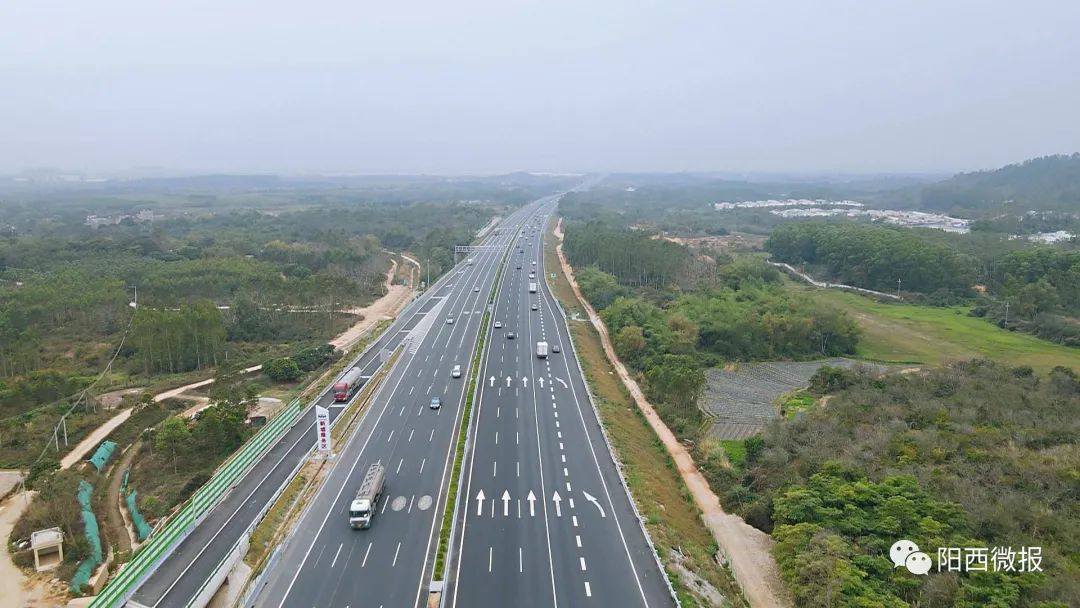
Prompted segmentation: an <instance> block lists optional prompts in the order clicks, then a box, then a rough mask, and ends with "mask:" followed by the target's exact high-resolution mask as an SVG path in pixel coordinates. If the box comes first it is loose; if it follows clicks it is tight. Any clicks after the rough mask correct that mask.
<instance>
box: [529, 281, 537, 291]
mask: <svg viewBox="0 0 1080 608" xmlns="http://www.w3.org/2000/svg"><path fill="white" fill-rule="evenodd" d="M529 293H536V283H535V282H530V283H529Z"/></svg>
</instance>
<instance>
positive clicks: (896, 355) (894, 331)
mask: <svg viewBox="0 0 1080 608" xmlns="http://www.w3.org/2000/svg"><path fill="white" fill-rule="evenodd" d="M793 288H794V289H802V290H806V291H809V293H810V294H811V295H812V297H814V298H816V299H817V300H818V301H820V302H823V303H825V304H827V305H828V306H830V307H832V308H835V309H839V310H843V311H845V312H847V313H848V314H850V315H851V316H852V317H853V318H855V319H856V320H857V321H858V323H859V326H860V327H861V328H862V331H863V334H862V336H861V338H860V340H859V346H858V348H857V350H856V355H857V356H858V357H860V358H863V359H869V360H873V361H883V362H895V363H915V364H924V365H940V364H942V363H946V362H949V361H959V360H965V359H972V358H989V359H995V360H998V361H1002V362H1004V363H1007V364H1010V365H1029V366H1031V367H1033V368H1035V369H1036V370H1037V371H1040V372H1046V371H1049V370H1050V369H1052V368H1054V367H1055V366H1057V365H1063V366H1065V367H1068V368H1071V369H1080V349H1076V348H1069V347H1067V346H1062V345H1060V344H1054V343H1053V342H1047V341H1046V340H1041V339H1039V338H1036V337H1034V336H1031V335H1028V334H1023V333H1019V332H1013V331H1007V330H1004V329H1001V328H999V327H997V326H996V325H993V324H991V323H989V322H987V321H986V320H984V319H979V318H976V317H970V316H968V314H967V313H968V310H969V309H968V308H967V307H962V306H954V307H947V308H937V307H931V306H919V305H915V304H883V303H878V302H875V301H873V300H871V299H869V298H866V297H863V296H859V295H856V294H852V293H844V292H840V291H836V290H832V289H810V288H808V287H805V286H795V287H793Z"/></svg>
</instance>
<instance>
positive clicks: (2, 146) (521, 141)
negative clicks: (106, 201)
mask: <svg viewBox="0 0 1080 608" xmlns="http://www.w3.org/2000/svg"><path fill="white" fill-rule="evenodd" d="M1078 150H1080V1H1077V0H1058V1H1050V0H1025V1H1024V2H1020V1H1017V0H981V1H979V0H970V1H968V0H963V1H961V0H934V1H922V0H871V1H868V0H853V1H850V2H848V1H843V2H841V1H831V0H814V1H811V2H807V1H805V0H801V1H786V0H783V1H781V0H770V1H768V2H758V1H751V0H745V1H743V0H706V1H700V2H698V1H680V0H664V1H657V2H653V1H636V0H629V1H627V0H580V1H575V2H567V1H564V0H543V1H532V0H499V1H490V2H486V1H485V2H481V1H474V0H454V1H446V0H441V1H431V2H427V1H425V2H418V1H409V0H399V1H396V2H386V1H382V2H370V1H369V2H364V1H362V0H243V1H239V0H184V1H183V2H164V1H160V0H94V1H80V0H65V1H57V0H7V1H5V2H2V3H0V172H13V171H19V170H22V169H24V168H28V167H40V166H49V167H58V168H63V169H68V170H79V171H88V172H95V171H113V170H122V169H127V168H131V167H137V166H163V167H169V168H173V169H182V170H192V171H275V172H287V173H300V172H355V173H380V172H395V173H398V172H432V173H457V172H472V173H475V172H503V171H512V170H532V171H620V170H627V171H638V170H656V171H683V170H735V171H842V172H879V171H952V170H966V169H976V168H989V167H995V166H998V165H1001V164H1006V163H1009V162H1014V161H1019V160H1023V159H1025V158H1029V157H1032V156H1039V155H1044V154H1051V153H1065V152H1075V151H1078Z"/></svg>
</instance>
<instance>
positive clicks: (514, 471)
mask: <svg viewBox="0 0 1080 608" xmlns="http://www.w3.org/2000/svg"><path fill="white" fill-rule="evenodd" d="M552 207H553V205H545V206H543V207H542V208H541V209H540V210H539V211H538V213H537V214H536V216H535V217H534V219H533V220H530V222H529V223H528V224H527V227H526V229H525V233H524V235H521V236H519V239H518V241H517V242H516V243H515V245H514V247H513V249H512V251H511V256H510V260H509V263H508V269H507V278H506V279H505V280H504V281H503V282H502V285H501V287H500V291H499V293H498V295H497V299H496V303H495V307H494V311H493V312H494V316H493V319H495V320H496V321H497V322H498V324H499V325H501V326H502V327H501V328H496V329H494V330H493V334H492V337H491V343H490V347H489V348H488V349H487V352H486V354H485V357H484V360H483V365H482V370H481V378H482V379H483V380H484V382H483V384H482V386H481V388H480V394H479V399H478V409H477V412H476V415H475V417H474V423H473V427H472V429H471V441H470V444H471V446H472V447H471V450H470V453H469V454H468V458H467V461H466V467H465V478H464V481H463V488H464V493H463V495H462V497H461V499H462V501H463V504H461V505H460V507H459V512H460V519H459V525H458V533H457V534H456V535H455V536H456V538H455V539H454V542H455V543H456V547H455V549H456V551H455V554H454V557H453V558H452V562H451V563H452V567H453V572H454V575H453V576H451V577H450V581H451V582H450V588H449V596H448V597H449V602H448V603H447V604H446V605H448V606H452V607H461V608H465V607H470V608H471V607H474V606H484V607H496V606H518V607H531V606H536V607H540V606H567V607H569V606H620V607H623V606H626V607H629V606H670V605H672V604H673V602H672V600H671V597H670V595H669V590H668V587H667V583H666V581H665V580H664V575H663V573H662V572H661V570H660V568H659V566H658V564H657V562H656V559H655V554H654V553H653V550H652V548H651V547H650V545H649V544H648V542H647V540H646V538H645V536H644V534H643V532H642V530H641V528H640V527H639V523H638V520H637V517H636V514H635V513H634V510H633V507H632V505H631V504H630V499H629V497H628V496H627V494H626V492H625V490H624V489H623V487H622V485H621V482H620V480H619V478H618V473H617V471H616V469H615V465H614V462H613V461H612V457H611V455H610V453H609V451H608V449H607V446H606V444H605V442H604V439H603V436H602V433H601V431H600V425H599V421H598V420H597V418H596V414H595V411H594V410H593V408H592V406H591V403H590V401H589V396H588V393H587V390H586V387H585V384H584V381H583V378H582V374H581V370H580V368H579V367H578V364H577V361H576V359H575V353H574V351H573V348H572V343H571V341H570V338H569V336H568V331H567V327H566V324H565V320H564V319H563V317H562V314H561V311H560V309H559V308H558V307H557V305H556V303H555V299H554V296H553V295H552V294H551V293H550V292H549V291H548V289H547V286H546V283H545V273H546V272H549V270H548V269H546V268H545V266H544V256H543V238H544V230H543V228H544V226H545V225H546V222H547V219H548V216H549V214H550V213H551V211H552V210H553V209H552ZM552 270H554V269H552ZM533 284H534V285H533ZM533 286H535V289H536V293H531V289H532V287H533ZM510 332H514V334H515V336H514V338H513V339H509V333H510ZM538 342H546V343H547V344H548V355H547V356H546V357H544V358H540V357H539V356H538V355H537V343H538ZM556 351H558V352H556ZM464 503H467V504H464Z"/></svg>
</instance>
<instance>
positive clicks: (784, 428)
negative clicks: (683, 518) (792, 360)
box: [710, 360, 1080, 608]
mask: <svg viewBox="0 0 1080 608" xmlns="http://www.w3.org/2000/svg"><path fill="white" fill-rule="evenodd" d="M811 391H812V394H814V395H815V396H819V397H820V396H821V395H824V394H829V395H830V397H829V399H828V400H827V404H825V403H824V402H821V405H820V406H819V407H812V408H810V409H808V410H806V411H804V412H803V413H801V414H800V415H799V416H797V417H796V419H795V420H794V421H785V422H777V423H774V424H773V425H771V426H770V427H769V428H768V429H767V431H766V432H765V434H764V436H763V437H761V438H755V439H753V440H750V441H748V442H747V448H748V449H747V455H746V460H745V463H743V464H741V465H738V466H733V467H731V468H728V469H726V470H725V469H720V470H716V469H714V470H712V471H711V472H710V473H711V477H712V478H711V479H710V481H711V483H712V484H713V486H714V487H716V488H721V489H723V488H727V489H726V490H722V492H721V498H722V501H723V503H724V505H725V507H726V508H727V509H730V510H733V511H734V512H737V513H739V514H741V515H743V516H744V517H745V518H746V519H747V521H748V522H750V523H751V524H753V525H755V526H757V527H759V528H761V529H763V530H766V531H769V532H771V533H772V534H773V536H774V538H775V539H776V541H777V544H776V547H775V550H774V553H775V555H776V558H777V560H778V562H779V565H780V568H781V571H782V574H783V576H784V577H785V579H786V580H787V582H788V584H789V586H790V587H791V589H792V590H793V592H794V595H795V599H796V603H797V604H798V605H800V606H822V607H823V606H870V605H873V606H907V605H921V606H964V607H968V606H971V607H974V606H1001V607H1005V606H1041V607H1044V608H1048V607H1050V606H1056V607H1064V606H1075V605H1077V604H1078V603H1080V563H1078V562H1077V561H1076V556H1077V555H1078V553H1077V548H1078V547H1080V523H1078V522H1080V510H1078V505H1080V500H1078V499H1080V495H1078V493H1077V492H1078V486H1077V479H1076V471H1077V467H1078V466H1080V449H1078V447H1077V445H1078V443H1077V441H1078V439H1080V422H1078V420H1077V418H1076V415H1075V414H1076V412H1077V411H1078V409H1080V379H1078V377H1077V375H1076V373H1075V372H1074V371H1072V370H1068V369H1065V368H1058V369H1055V370H1054V371H1053V372H1052V373H1050V374H1049V375H1047V376H1038V375H1036V374H1034V373H1032V371H1031V369H1030V368H1025V367H1020V368H1007V367H1005V366H1002V365H999V364H995V363H993V362H990V361H983V360H976V361H971V362H967V363H960V364H954V365H953V366H951V367H948V368H944V369H935V370H930V371H923V372H919V373H915V374H894V375H889V376H884V377H880V376H878V375H876V374H874V373H871V372H870V371H867V370H840V369H834V368H823V369H822V370H821V371H820V372H819V373H818V375H817V376H815V378H814V379H813V381H812V387H811ZM901 538H904V539H909V540H912V541H914V542H916V544H918V545H919V547H921V548H922V549H923V550H924V551H926V552H928V553H929V554H930V555H931V556H932V557H934V558H935V561H936V548H937V547H984V548H988V547H1010V546H1011V547H1013V548H1015V549H1017V550H1018V549H1019V548H1020V547H1030V546H1038V547H1041V548H1042V555H1043V558H1042V569H1043V572H1041V573H1032V574H1019V573H1015V572H1014V573H1000V572H999V573H994V572H986V573H983V572H970V573H967V574H957V573H949V572H937V571H936V570H935V571H933V572H932V573H931V574H930V575H929V576H926V577H914V576H911V575H909V574H908V573H907V572H906V571H903V569H896V568H894V567H893V565H892V564H891V563H890V562H889V559H888V550H889V547H890V546H891V545H892V543H893V542H895V541H896V540H898V539H901Z"/></svg>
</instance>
